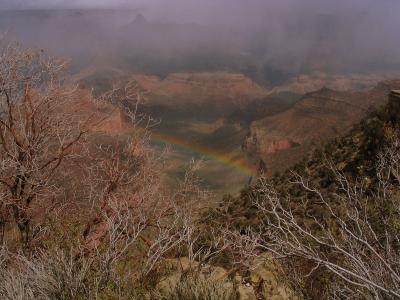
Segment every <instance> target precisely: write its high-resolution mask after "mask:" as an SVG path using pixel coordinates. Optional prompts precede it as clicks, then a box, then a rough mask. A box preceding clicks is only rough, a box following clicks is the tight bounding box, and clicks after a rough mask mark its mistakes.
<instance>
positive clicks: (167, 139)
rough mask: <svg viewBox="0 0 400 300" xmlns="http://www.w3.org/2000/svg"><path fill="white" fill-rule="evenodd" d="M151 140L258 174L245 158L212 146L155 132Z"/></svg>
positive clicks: (248, 174)
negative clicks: (229, 154)
mask: <svg viewBox="0 0 400 300" xmlns="http://www.w3.org/2000/svg"><path fill="white" fill-rule="evenodd" d="M151 141H152V142H155V143H164V144H168V145H173V146H175V147H177V148H178V149H182V150H186V151H189V152H193V153H196V154H198V155H201V156H205V157H207V158H210V159H212V160H214V161H218V162H220V163H222V164H224V165H227V166H229V167H231V168H235V169H237V170H238V171H240V172H241V173H243V174H245V175H246V176H250V177H253V176H256V175H257V172H256V170H255V168H254V167H253V166H251V165H250V164H248V163H246V162H245V161H243V160H238V159H235V158H234V157H232V156H228V155H226V154H224V153H223V152H221V151H218V150H216V149H213V148H211V147H207V146H203V145H199V144H195V143H192V142H189V141H187V140H184V139H182V138H179V137H177V136H173V135H168V134H164V133H156V132H153V133H152V134H151Z"/></svg>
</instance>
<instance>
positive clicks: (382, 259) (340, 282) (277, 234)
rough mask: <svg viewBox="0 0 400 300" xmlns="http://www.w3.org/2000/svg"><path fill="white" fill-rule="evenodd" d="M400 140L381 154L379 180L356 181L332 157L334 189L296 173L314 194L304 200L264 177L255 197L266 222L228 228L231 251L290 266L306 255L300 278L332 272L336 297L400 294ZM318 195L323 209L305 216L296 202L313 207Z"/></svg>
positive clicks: (331, 285) (299, 182)
mask: <svg viewBox="0 0 400 300" xmlns="http://www.w3.org/2000/svg"><path fill="white" fill-rule="evenodd" d="M399 146H400V143H399V140H398V139H397V138H395V137H394V138H392V139H391V142H390V145H389V146H387V147H386V148H385V149H384V150H383V151H382V152H381V153H380V154H379V156H378V157H377V167H376V171H377V174H376V176H375V178H376V179H377V182H376V183H371V180H373V178H372V179H371V178H359V179H357V180H352V179H350V178H348V177H347V176H345V174H343V173H342V172H341V171H340V170H338V169H337V168H336V167H335V165H334V164H333V163H332V162H330V161H327V163H326V167H327V168H328V169H329V170H330V171H331V172H332V173H333V174H334V177H335V178H336V186H337V190H336V191H334V192H326V191H323V190H320V189H319V188H316V187H315V186H313V184H312V183H311V181H310V180H307V179H306V178H304V177H302V176H300V175H298V174H294V175H295V178H296V180H295V181H294V182H293V183H292V184H295V185H297V186H300V187H301V188H302V189H303V190H304V191H306V193H307V194H308V195H309V196H311V197H305V198H304V200H303V201H304V202H303V203H301V202H300V203H299V202H298V203H293V202H292V200H291V199H290V198H285V197H284V196H282V195H280V194H279V192H278V191H277V190H276V189H275V188H274V186H272V185H271V184H270V183H268V182H267V181H266V180H264V181H263V182H262V184H260V186H259V187H258V189H257V191H256V192H255V193H254V194H255V195H257V196H255V197H254V199H253V200H254V205H255V206H256V207H257V211H258V217H259V218H260V219H261V220H262V222H261V225H260V226H259V228H249V229H247V230H246V231H245V232H243V231H242V232H233V231H230V230H227V231H225V236H226V238H227V240H228V241H229V242H228V244H229V245H230V247H231V250H233V251H235V252H236V253H237V254H238V255H237V257H238V258H239V259H238V261H237V262H241V263H242V262H244V261H245V262H247V263H248V265H249V266H251V265H252V262H251V259H252V258H253V259H254V258H256V259H255V260H253V263H254V261H260V260H263V259H264V261H265V258H266V256H265V254H264V253H270V254H271V255H272V257H273V259H274V262H275V263H277V265H279V264H280V265H281V266H283V267H284V265H285V264H288V263H289V262H290V261H293V260H296V259H301V260H303V261H305V262H306V263H307V265H308V266H309V268H308V271H307V272H302V276H300V277H296V279H297V280H302V279H303V278H304V277H308V276H310V275H311V274H313V273H314V272H316V271H317V270H322V271H328V272H329V273H330V274H332V275H333V276H334V279H333V280H331V281H330V283H328V286H329V291H328V293H329V295H330V297H331V298H338V299H343V298H363V299H399V298H400V265H399V261H400V251H399V249H400V248H399V246H400V244H399V242H400V240H399V238H400V236H399V231H398V224H399V223H398V222H399V220H400V210H399V207H400V202H399V201H400V199H399V197H398V187H399V184H400V181H399V173H398V171H399V163H400V154H399V153H400V152H399V150H400V148H399ZM371 186H374V187H373V188H372V187H371ZM312 197H314V199H316V200H315V201H316V202H317V203H318V205H319V206H320V207H321V209H322V211H323V213H322V214H319V213H316V212H315V211H309V212H308V214H307V215H299V213H298V212H296V208H295V206H297V207H299V206H302V205H304V206H307V201H309V199H311V198H312ZM253 266H254V265H253ZM283 269H285V268H283ZM281 270H282V268H281ZM289 272H290V273H292V274H293V273H296V270H293V269H290V270H289ZM297 284H298V286H301V285H302V283H301V282H297Z"/></svg>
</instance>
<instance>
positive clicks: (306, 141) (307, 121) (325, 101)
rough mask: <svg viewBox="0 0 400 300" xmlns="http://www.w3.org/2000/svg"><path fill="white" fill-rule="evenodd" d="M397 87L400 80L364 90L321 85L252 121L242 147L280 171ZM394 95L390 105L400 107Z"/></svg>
mask: <svg viewBox="0 0 400 300" xmlns="http://www.w3.org/2000/svg"><path fill="white" fill-rule="evenodd" d="M398 88H400V81H385V82H381V83H380V84H378V85H377V86H376V87H375V88H373V89H372V90H369V91H367V92H338V91H333V90H330V89H328V88H323V89H321V90H319V91H316V92H314V93H310V94H307V95H305V96H304V97H303V98H302V99H301V100H300V101H299V102H297V103H296V104H295V105H294V106H293V107H292V108H290V109H289V110H287V111H285V112H282V113H280V114H277V115H274V116H270V117H267V118H264V119H262V120H258V121H255V122H253V123H252V124H251V126H250V133H249V135H248V136H247V138H246V140H245V141H244V148H245V149H246V150H247V151H248V152H250V153H251V154H252V156H253V157H259V158H261V159H262V160H263V161H264V162H265V163H266V166H267V170H268V171H269V172H270V173H272V172H275V171H282V170H283V169H285V168H287V167H289V166H291V165H293V164H294V163H296V162H298V161H299V160H300V159H301V158H302V156H303V155H304V153H306V152H307V151H308V150H309V149H310V148H312V146H313V144H319V143H324V142H326V141H328V140H329V139H331V138H334V137H336V136H339V135H342V134H344V133H345V132H346V131H347V130H349V129H350V128H351V126H352V125H353V124H355V123H356V122H358V121H359V120H360V119H361V118H362V117H364V116H365V115H366V114H367V112H368V110H369V109H372V108H376V107H379V106H380V105H383V104H385V103H386V102H387V94H388V93H389V92H390V90H392V89H398ZM397 96H398V95H393V97H392V99H393V101H392V102H393V104H392V106H393V107H394V108H393V109H395V108H396V109H397V108H398V109H399V111H400V98H397ZM394 100H399V102H396V101H394Z"/></svg>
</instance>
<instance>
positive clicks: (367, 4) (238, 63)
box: [0, 0, 400, 77]
mask: <svg viewBox="0 0 400 300" xmlns="http://www.w3.org/2000/svg"><path fill="white" fill-rule="evenodd" d="M399 8H400V2H399V1H393V0H383V1H379V2H377V1H373V0H347V1H345V0H337V1H334V2H333V1H325V0H302V1H296V0H279V1H278V0H270V1H266V0H248V1H241V0H202V1H199V0H168V1H166V0H164V1H163V0H136V1H133V0H132V1H127V0H121V1H110V0H97V1H94V0H74V1H65V0H64V1H63V0H58V1H54V0H53V1H49V0H36V1H34V0H19V1H16V0H0V10H1V11H2V12H1V14H2V15H1V18H0V31H8V30H9V31H10V32H11V33H12V34H15V35H16V36H17V38H18V39H20V40H21V41H22V42H26V43H27V44H28V45H33V46H35V47H43V48H45V49H48V50H50V51H52V52H53V53H55V54H61V55H63V56H68V57H71V58H73V59H74V60H76V61H78V63H79V64H81V62H80V61H85V62H86V63H87V62H89V61H90V62H91V63H93V60H94V57H99V56H101V57H102V59H101V60H102V61H110V63H111V62H114V60H118V61H119V64H120V65H124V66H131V67H129V68H134V69H135V68H136V69H145V70H148V71H149V72H153V71H152V70H156V71H157V72H158V73H161V74H165V73H168V72H174V71H180V70H181V71H188V70H189V71H190V70H191V69H192V70H193V71H197V70H208V69H210V70H218V69H222V70H234V71H240V72H244V73H246V74H247V73H249V74H252V73H254V74H255V75H254V76H255V77H257V76H258V77H260V76H261V77H262V76H264V75H260V73H263V72H264V69H266V72H265V73H267V76H268V74H269V73H273V74H278V75H277V76H278V77H279V76H280V75H282V74H283V75H282V76H283V77H285V76H286V77H287V76H291V75H297V74H302V73H304V72H310V71H322V72H339V73H343V72H346V73H352V72H363V71H367V72H369V71H371V70H372V71H374V70H383V71H385V70H388V69H391V68H395V69H397V68H398V66H399V65H400V51H398V49H399V48H400V39H399V30H398V29H399V28H400V19H399V18H398V17H397V11H399ZM32 9H33V10H55V11H57V10H61V9H72V10H74V9H77V10H82V11H83V12H84V10H89V11H90V10H93V9H96V10H99V11H100V12H99V13H101V10H104V9H112V10H113V11H112V12H109V13H107V14H104V15H101V16H100V15H96V14H91V13H87V14H85V13H72V14H71V15H68V14H64V15H59V14H39V13H37V14H35V13H33V12H32V14H31V15H29V14H28V15H21V16H19V17H18V15H13V13H12V12H11V11H13V10H14V11H15V10H32ZM10 10H11V11H10ZM138 13H141V14H143V15H144V16H145V18H146V19H147V20H148V24H147V25H146V26H144V25H143V24H142V25H138V24H133V23H132V22H133V20H134V19H135V16H136V15H137V14H138ZM157 24H158V25H157ZM162 24H170V26H162ZM174 24H176V25H178V24H181V25H182V26H175V25H174ZM183 25H186V26H183ZM104 57H108V59H104ZM140 64H142V65H143V66H142V65H140ZM156 71H154V72H156ZM281 73H282V74H281Z"/></svg>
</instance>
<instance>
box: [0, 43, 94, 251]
mask: <svg viewBox="0 0 400 300" xmlns="http://www.w3.org/2000/svg"><path fill="white" fill-rule="evenodd" d="M64 67H65V63H64V62H63V61H57V60H55V59H52V58H48V57H46V56H45V55H44V54H43V53H42V52H41V51H36V50H29V49H28V50H27V49H23V48H21V47H20V46H18V45H16V44H7V45H1V47H0V195H1V200H0V209H1V217H0V231H1V233H2V235H1V236H0V238H1V239H4V234H5V225H6V223H8V224H10V223H11V222H13V223H15V224H16V225H17V228H18V231H19V233H20V240H21V242H23V243H24V245H25V246H27V245H28V244H29V243H30V241H31V240H32V239H33V238H34V237H35V235H36V234H37V233H38V232H39V231H40V227H39V226H37V227H36V226H35V225H34V224H33V220H34V218H35V213H37V211H41V214H42V215H44V214H45V212H46V210H47V209H49V208H51V207H52V204H53V203H54V201H55V200H56V198H57V194H58V189H57V184H56V182H54V179H55V177H56V173H57V171H58V169H59V168H60V166H61V164H62V163H63V162H64V161H65V160H67V159H69V158H71V157H72V156H73V155H74V148H76V146H77V144H78V143H79V141H80V140H81V139H82V137H83V136H84V134H85V133H86V132H87V124H88V119H87V118H86V119H84V118H83V117H82V116H81V115H80V114H79V109H78V107H77V106H76V104H77V103H76V102H73V101H72V99H73V97H72V96H73V94H74V91H75V89H74V88H71V87H68V86H67V85H66V84H64V82H63V78H62V77H61V74H62V71H63V69H64ZM9 216H11V219H10V218H9ZM34 227H36V229H34Z"/></svg>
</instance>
